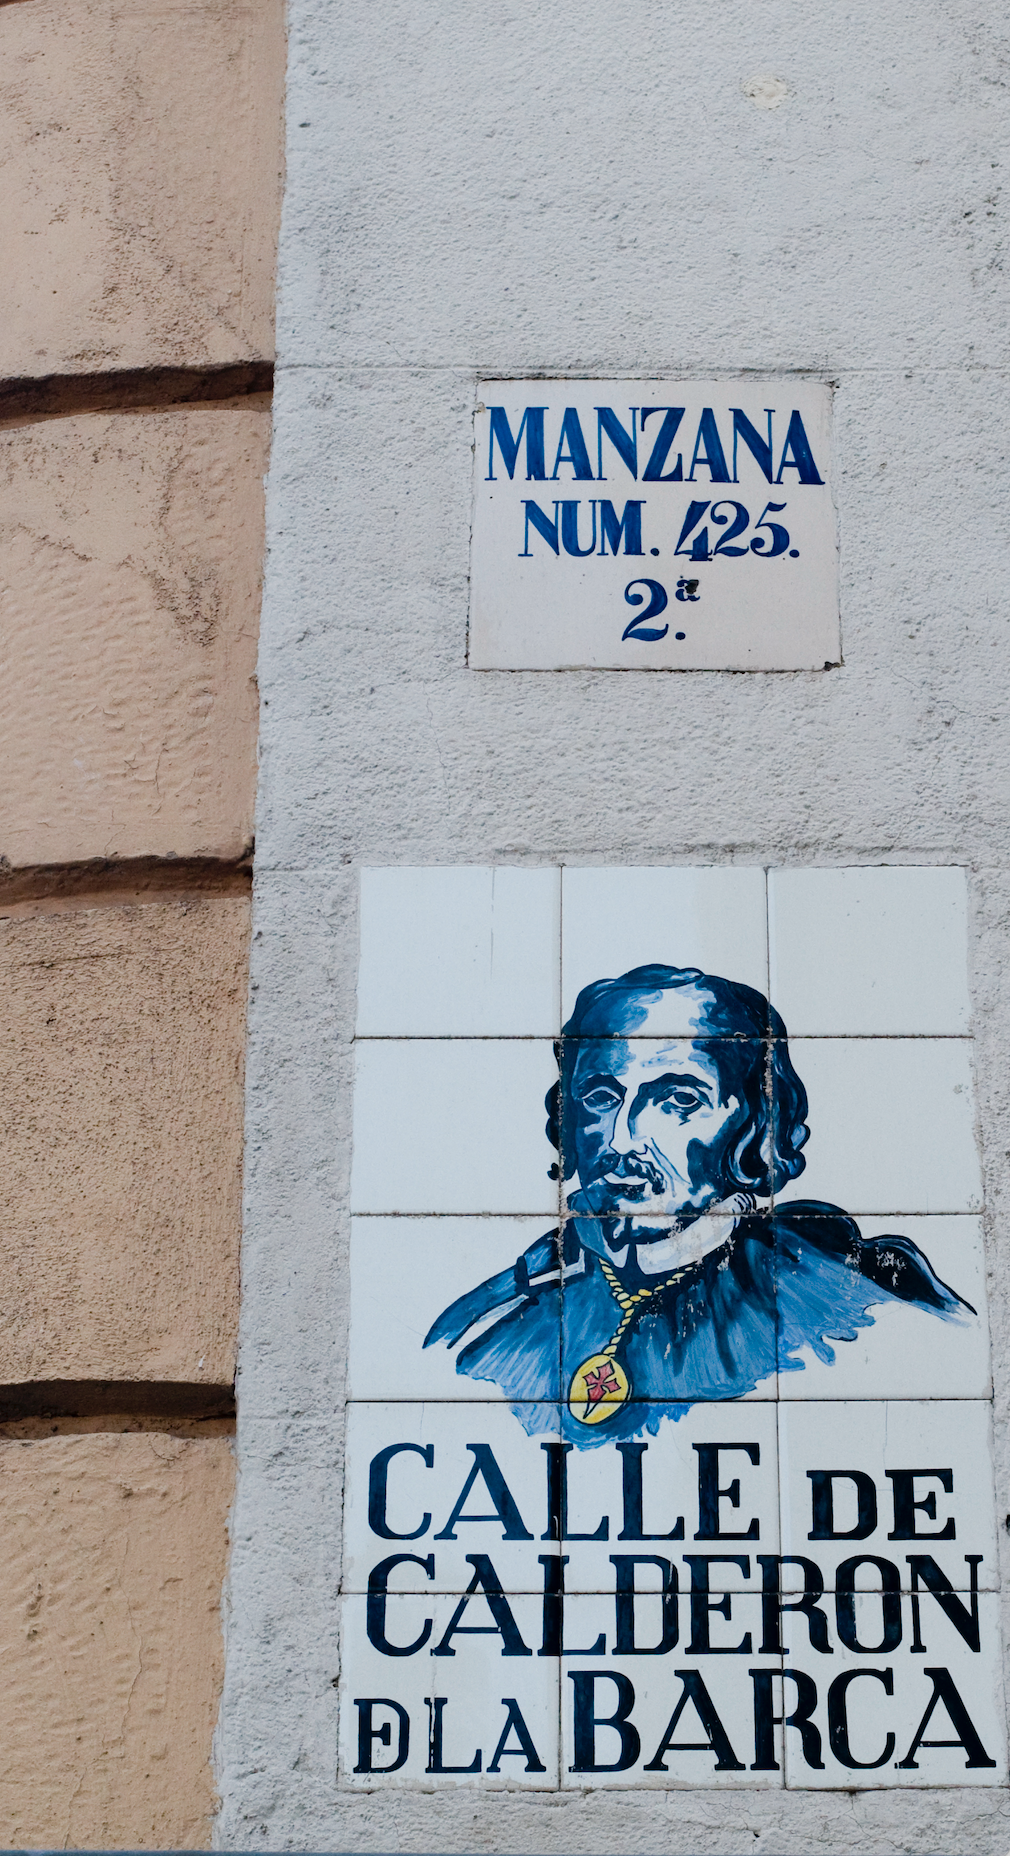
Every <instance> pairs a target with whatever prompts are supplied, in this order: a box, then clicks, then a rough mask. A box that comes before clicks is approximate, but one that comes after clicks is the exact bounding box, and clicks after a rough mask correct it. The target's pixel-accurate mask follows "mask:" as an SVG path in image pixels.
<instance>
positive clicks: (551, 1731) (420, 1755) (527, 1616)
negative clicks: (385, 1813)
mask: <svg viewBox="0 0 1010 1856" xmlns="http://www.w3.org/2000/svg"><path fill="white" fill-rule="evenodd" d="M461 1597H462V1595H458V1594H447V1593H443V1594H437V1593H433V1594H430V1595H425V1594H422V1593H418V1594H416V1595H411V1596H410V1597H403V1596H395V1597H390V1598H388V1599H387V1600H386V1603H385V1606H384V1616H383V1615H381V1613H380V1611H379V1608H378V1607H375V1606H373V1611H372V1616H371V1637H370V1636H369V1619H368V1609H367V1600H366V1598H365V1597H364V1596H363V1595H362V1594H360V1593H358V1594H354V1595H353V1596H351V1597H349V1598H345V1599H344V1600H343V1603H342V1606H341V1677H340V1734H339V1738H340V1755H339V1764H340V1781H341V1783H342V1784H344V1785H350V1786H356V1787H361V1788H363V1789H367V1790H370V1791H379V1792H382V1791H386V1790H399V1789H400V1788H402V1787H407V1786H409V1787H414V1788H418V1787H423V1788H424V1789H425V1790H427V1789H429V1788H431V1787H437V1788H438V1789H439V1790H442V1789H445V1788H450V1789H451V1788H454V1787H457V1786H460V1785H479V1786H480V1788H481V1790H482V1791H486V1790H488V1789H495V1788H501V1789H505V1788H509V1789H512V1788H514V1787H517V1786H519V1787H524V1788H530V1789H536V1790H541V1791H544V1790H551V1791H553V1790H555V1789H556V1787H557V1784H558V1663H557V1658H556V1657H553V1656H546V1657H541V1656H538V1654H537V1651H538V1648H539V1646H540V1643H541V1630H542V1614H543V1601H542V1600H541V1599H538V1598H534V1597H531V1596H528V1595H527V1596H524V1595H522V1594H520V1595H518V1596H516V1595H515V1594H511V1593H510V1594H509V1595H508V1596H507V1597H505V1598H504V1601H503V1602H504V1606H505V1607H507V1610H502V1608H501V1607H499V1617H498V1618H497V1619H496V1618H495V1617H494V1615H493V1613H492V1611H491V1609H490V1607H489V1605H488V1602H487V1600H486V1598H483V1597H482V1596H481V1595H480V1593H479V1592H476V1593H474V1595H473V1596H472V1597H471V1598H470V1599H469V1600H468V1601H467V1603H466V1606H465V1608H464V1610H463V1612H462V1615H461V1616H460V1617H459V1619H458V1620H457V1622H458V1624H459V1625H460V1626H462V1629H461V1630H458V1631H457V1632H452V1630H451V1626H452V1623H453V1619H454V1616H455V1614H456V1612H457V1609H458V1607H459V1605H460V1603H461ZM380 1624H381V1626H383V1629H382V1633H381V1636H380V1629H379V1626H380ZM501 1625H504V1630H501V1629H499V1628H498V1627H499V1626H501ZM468 1631H469V1632H473V1631H479V1632H481V1633H483V1632H485V1631H488V1632H491V1633H492V1634H490V1635H484V1634H480V1635H473V1634H466V1633H467V1632H468ZM505 1632H507V1633H508V1635H507V1637H506V1634H505ZM422 1639H423V1641H421V1640H422ZM383 1641H384V1643H385V1644H386V1645H388V1646H390V1648H391V1649H393V1650H400V1651H401V1653H400V1654H390V1653H389V1651H388V1650H386V1649H384V1647H383ZM415 1644H416V1645H417V1646H418V1647H417V1648H416V1649H414V1650H412V1651H411V1653H410V1654H406V1655H405V1654H402V1650H403V1648H404V1647H406V1648H407V1649H408V1650H410V1647H411V1646H413V1645H415ZM520 1646H521V1651H522V1652H528V1654H524V1653H521V1651H520ZM507 1650H508V1651H509V1652H510V1653H506V1651H507ZM439 1651H442V1652H443V1653H441V1654H439V1653H437V1652H439ZM445 1651H448V1652H450V1653H449V1654H446V1653H445ZM433 1652H435V1653H433ZM439 1699H440V1700H441V1704H442V1705H441V1707H439V1705H438V1701H439ZM369 1700H372V1701H373V1708H372V1711H371V1716H370V1720H371V1725H372V1726H373V1727H374V1728H376V1729H377V1730H379V1731H380V1733H381V1731H382V1730H383V1729H384V1728H385V1727H386V1726H388V1727H389V1728H390V1734H389V1745H388V1746H384V1745H383V1744H382V1741H381V1739H379V1740H376V1741H374V1742H372V1743H371V1748H370V1757H371V1760H372V1762H373V1763H374V1764H375V1765H376V1766H380V1767H381V1765H391V1764H392V1762H393V1760H394V1759H395V1758H396V1755H397V1753H398V1751H399V1750H400V1738H399V1736H400V1726H401V1716H399V1715H398V1714H397V1713H396V1711H395V1710H394V1708H393V1707H391V1706H390V1703H396V1704H398V1707H399V1708H400V1709H401V1710H402V1711H403V1714H404V1715H405V1716H406V1722H407V1732H406V1744H405V1746H404V1751H405V1753H406V1758H405V1760H404V1763H403V1765H402V1766H401V1767H400V1768H399V1770H398V1771H396V1772H390V1773H389V1774H388V1776H387V1777H385V1778H383V1776H382V1773H381V1770H379V1771H374V1770H373V1771H370V1772H368V1771H366V1772H356V1771H355V1767H356V1766H358V1765H359V1764H361V1763H363V1762H361V1760H360V1758H359V1752H360V1739H359V1727H360V1722H361V1717H362V1713H363V1712H365V1711H364V1710H362V1709H360V1708H359V1707H358V1706H357V1705H356V1704H357V1703H358V1702H365V1703H367V1702H368V1701H369ZM510 1702H511V1703H512V1708H511V1709H510V1706H509V1703H510ZM515 1710H518V1714H519V1716H520V1717H521V1720H522V1724H523V1730H524V1733H525V1735H526V1736H527V1737H528V1751H525V1752H524V1751H523V1750H522V1746H521V1736H520V1733H519V1732H518V1731H517V1730H516V1729H515V1727H514V1726H513V1728H512V1730H511V1731H510V1732H509V1733H508V1734H507V1736H505V1739H506V1744H505V1747H504V1749H503V1750H502V1752H501V1754H500V1756H499V1757H498V1759H497V1761H496V1759H495V1754H496V1751H497V1749H498V1747H499V1743H500V1742H501V1740H502V1738H503V1735H504V1733H505V1729H506V1726H507V1725H508V1723H509V1720H510V1714H511V1718H512V1721H513V1722H514V1721H515ZM365 1719H366V1722H367V1721H368V1719H369V1716H368V1714H367V1712H365ZM433 1723H438V1724H439V1725H440V1727H441V1762H440V1764H441V1767H442V1770H438V1771H436V1770H433V1769H432V1751H433V1749H432V1736H431V1727H432V1725H433ZM366 1731H367V1730H366ZM366 1743H367V1742H366ZM478 1753H479V1755H480V1764H479V1767H478V1768H477V1770H475V1771H473V1772H465V1771H463V1772H460V1771H457V1772H452V1771H449V1770H447V1768H449V1767H451V1766H457V1767H459V1766H463V1767H465V1766H469V1765H470V1764H471V1763H474V1762H475V1761H476V1756H477V1755H478ZM493 1768H496V1769H493ZM531 1768H532V1769H531ZM537 1768H543V1770H538V1769H537ZM478 1772H479V1776H478Z"/></svg>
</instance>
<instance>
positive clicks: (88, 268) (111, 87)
mask: <svg viewBox="0 0 1010 1856" xmlns="http://www.w3.org/2000/svg"><path fill="white" fill-rule="evenodd" d="M182 72H184V73H185V82H184V83H181V82H180V81H179V80H180V73H182ZM0 73H2V75H0V106H2V107H0V118H2V121H3V125H4V126H3V130H2V132H0V150H2V158H3V163H4V174H5V215H4V240H5V263H4V267H3V283H2V286H0V301H2V311H3V313H2V321H0V329H2V333H0V376H8V377H10V376H18V375H40V374H53V373H87V372H89V371H93V370H98V369H104V368H129V367H157V366H171V365H180V364H189V365H192V366H202V365H205V364H206V363H208V362H228V361H244V360H253V359H259V358H260V357H263V356H269V355H270V354H271V353H272V347H273V273H274V250H275V240H276V228H277V210H278V205H279V196H280V170H281V150H280V140H281V98H282V95H283V88H282V86H283V73H284V27H283V6H282V4H281V0H263V4H261V5H257V6H252V5H246V4H243V0H223V4H206V3H203V4H201V3H200V0H197V3H196V4H183V3H181V0H167V3H166V4H162V5H159V6H157V7H151V6H145V5H136V4H130V3H129V0H87V3H86V4H84V5H77V4H74V3H73V0H38V3H37V4H33V5H31V6H6V7H3V8H2V9H0Z"/></svg>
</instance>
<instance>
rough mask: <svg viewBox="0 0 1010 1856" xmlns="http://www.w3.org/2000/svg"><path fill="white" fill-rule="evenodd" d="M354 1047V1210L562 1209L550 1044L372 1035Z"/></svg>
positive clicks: (527, 1041) (352, 1203)
mask: <svg viewBox="0 0 1010 1856" xmlns="http://www.w3.org/2000/svg"><path fill="white" fill-rule="evenodd" d="M356 1049H357V1070H356V1077H355V1090H354V1161H353V1166H352V1170H351V1209H352V1211H356V1212H529V1213H531V1214H532V1213H534V1212H541V1213H546V1214H547V1215H548V1216H549V1215H550V1214H551V1213H554V1212H556V1209H557V1203H558V1189H557V1186H556V1185H555V1184H554V1183H553V1181H552V1180H551V1179H550V1178H549V1177H548V1174H549V1169H550V1167H551V1166H552V1164H554V1163H555V1162H556V1159H557V1156H556V1154H555V1152H554V1150H553V1148H552V1147H551V1146H550V1143H549V1142H548V1140H547V1136H546V1134H545V1133H544V1121H545V1114H544V1096H545V1094H546V1092H547V1090H548V1089H549V1088H550V1086H551V1084H552V1083H553V1082H554V1081H555V1079H556V1076H557V1065H556V1062H555V1058H554V1049H553V1046H552V1044H551V1043H550V1042H549V1041H547V1040H536V1041H534V1040H521V1039H520V1040H515V1041H510V1040H507V1039H465V1038H464V1039H451V1038H450V1039H445V1040H438V1039H435V1040H426V1039H416V1040H410V1039H405V1040H396V1039H390V1040H388V1041H386V1040H379V1041H378V1042H370V1041H368V1040H364V1041H363V1042H361V1043H359V1044H358V1045H357V1047H356Z"/></svg>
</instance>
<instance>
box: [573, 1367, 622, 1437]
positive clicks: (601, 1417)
mask: <svg viewBox="0 0 1010 1856" xmlns="http://www.w3.org/2000/svg"><path fill="white" fill-rule="evenodd" d="M630 1397H631V1380H630V1379H629V1378H628V1375H627V1373H626V1372H625V1370H624V1368H623V1366H622V1365H621V1363H620V1361H619V1360H615V1359H614V1357H613V1355H612V1354H610V1353H593V1354H590V1356H589V1359H588V1360H583V1362H582V1365H581V1366H580V1367H577V1369H576V1371H575V1372H574V1373H573V1375H572V1383H571V1385H570V1387H569V1389H568V1409H569V1411H570V1412H571V1414H572V1417H573V1418H577V1419H578V1421H579V1423H580V1424H605V1423H606V1421H607V1419H608V1418H612V1417H613V1416H614V1413H615V1412H616V1411H619V1410H620V1408H621V1406H622V1405H623V1404H625V1403H626V1401H627V1400H628V1399H629V1398H630Z"/></svg>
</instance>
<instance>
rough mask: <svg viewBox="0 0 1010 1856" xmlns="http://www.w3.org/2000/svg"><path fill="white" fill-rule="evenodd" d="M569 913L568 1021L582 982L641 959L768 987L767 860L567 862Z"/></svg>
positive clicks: (565, 905) (565, 954)
mask: <svg viewBox="0 0 1010 1856" xmlns="http://www.w3.org/2000/svg"><path fill="white" fill-rule="evenodd" d="M562 921H563V931H562V976H563V980H562V990H563V1008H564V1018H565V1020H566V1022H567V1020H568V1018H569V1017H570V1016H571V1013H572V1010H573V1008H574V1006H575V1002H576V999H577V997H578V994H579V992H580V991H581V989H582V988H583V987H584V986H588V985H590V984H591V983H592V982H593V981H594V980H600V979H613V978H616V977H617V976H618V975H620V974H622V973H627V972H629V971H630V970H631V969H632V968H633V967H640V966H650V965H654V964H659V965H662V966H672V967H698V968H700V969H701V971H702V972H703V973H711V974H715V975H717V976H718V977H720V978H722V979H728V980H737V981H742V982H743V984H744V985H746V986H752V987H754V988H755V990H756V991H758V992H759V993H762V994H764V993H766V992H767V990H768V986H767V979H768V957H767V928H766V919H765V875H764V871H763V870H759V869H751V868H747V869H735V868H732V867H729V866H726V867H719V868H709V869H703V868H694V867H683V868H679V869H678V868H666V869H664V868H636V867H634V866H628V867H622V868H617V869H603V868H586V869H572V868H567V867H566V869H565V870H564V871H563V873H562ZM669 998H670V1000H671V1001H672V1004H671V1012H672V1014H673V1017H674V1018H675V1019H676V1022H677V1023H679V1017H678V1016H677V1004H676V1000H677V995H676V993H671V994H670V995H669ZM657 1029H661V1030H662V1029H665V1027H663V1026H658V1027H657Z"/></svg>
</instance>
